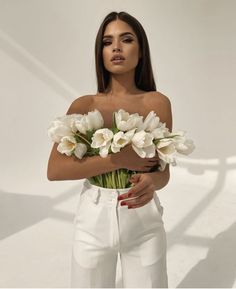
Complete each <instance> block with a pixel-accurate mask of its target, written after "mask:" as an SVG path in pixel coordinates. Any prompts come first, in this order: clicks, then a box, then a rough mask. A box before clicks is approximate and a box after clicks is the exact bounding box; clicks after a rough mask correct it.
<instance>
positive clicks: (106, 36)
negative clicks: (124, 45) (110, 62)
mask: <svg viewBox="0 0 236 289" xmlns="http://www.w3.org/2000/svg"><path fill="white" fill-rule="evenodd" d="M129 34H130V35H133V36H134V34H133V33H131V32H123V33H120V34H119V36H124V35H129ZM112 37H113V36H112V35H110V34H109V35H104V36H103V38H112Z"/></svg>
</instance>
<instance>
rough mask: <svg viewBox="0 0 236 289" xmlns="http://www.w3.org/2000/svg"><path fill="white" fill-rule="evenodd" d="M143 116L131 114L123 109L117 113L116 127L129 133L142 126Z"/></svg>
mask: <svg viewBox="0 0 236 289" xmlns="http://www.w3.org/2000/svg"><path fill="white" fill-rule="evenodd" d="M142 120H143V116H140V115H139V114H138V113H134V114H129V113H128V112H126V111H125V110H123V109H120V110H118V112H115V122H116V126H117V128H118V129H119V130H121V131H129V130H132V129H134V128H137V127H139V126H140V125H142Z"/></svg>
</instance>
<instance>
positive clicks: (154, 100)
mask: <svg viewBox="0 0 236 289" xmlns="http://www.w3.org/2000/svg"><path fill="white" fill-rule="evenodd" d="M145 102H146V104H147V105H153V104H155V105H157V104H158V105H164V106H165V105H166V106H169V105H170V106H171V102H170V99H169V97H168V96H166V95H164V94H163V93H161V92H159V91H150V92H148V93H147V95H146V97H145Z"/></svg>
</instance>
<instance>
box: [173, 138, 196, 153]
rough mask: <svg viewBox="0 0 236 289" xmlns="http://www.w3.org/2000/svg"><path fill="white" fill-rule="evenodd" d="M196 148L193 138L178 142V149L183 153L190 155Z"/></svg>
mask: <svg viewBox="0 0 236 289" xmlns="http://www.w3.org/2000/svg"><path fill="white" fill-rule="evenodd" d="M194 149H195V145H194V143H193V141H192V140H191V139H186V140H185V141H184V142H179V143H177V144H176V150H177V152H178V153H180V154H183V155H189V154H190V153H192V152H193V151H194Z"/></svg>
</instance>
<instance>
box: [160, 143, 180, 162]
mask: <svg viewBox="0 0 236 289" xmlns="http://www.w3.org/2000/svg"><path fill="white" fill-rule="evenodd" d="M156 150H157V152H158V155H159V158H160V159H161V160H163V161H164V162H166V163H168V164H172V165H176V161H175V158H174V155H175V153H176V149H175V144H174V142H173V139H162V140H160V141H159V142H158V143H157V145H156Z"/></svg>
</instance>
